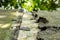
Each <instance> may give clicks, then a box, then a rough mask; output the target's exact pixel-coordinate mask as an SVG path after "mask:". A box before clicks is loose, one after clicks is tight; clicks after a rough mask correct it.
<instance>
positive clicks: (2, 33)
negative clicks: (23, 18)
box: [0, 12, 13, 40]
mask: <svg viewBox="0 0 60 40" xmlns="http://www.w3.org/2000/svg"><path fill="white" fill-rule="evenodd" d="M0 15H5V16H7V17H5V18H0V24H1V23H2V24H6V23H12V19H13V17H12V15H11V14H10V13H8V12H6V13H5V12H2V13H1V12H0ZM10 26H11V25H10ZM10 26H9V27H8V28H0V40H10V38H11V31H10Z"/></svg>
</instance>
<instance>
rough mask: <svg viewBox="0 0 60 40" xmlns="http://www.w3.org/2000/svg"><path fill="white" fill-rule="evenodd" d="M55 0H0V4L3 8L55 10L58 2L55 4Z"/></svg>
mask: <svg viewBox="0 0 60 40" xmlns="http://www.w3.org/2000/svg"><path fill="white" fill-rule="evenodd" d="M56 1H57V0H55V1H54V0H4V2H3V1H2V0H0V5H3V6H4V8H5V9H8V8H10V9H12V7H14V8H15V9H18V8H19V7H21V8H23V9H26V10H28V11H36V10H56V8H58V4H55V2H56Z"/></svg>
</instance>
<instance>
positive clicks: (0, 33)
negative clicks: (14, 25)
mask: <svg viewBox="0 0 60 40" xmlns="http://www.w3.org/2000/svg"><path fill="white" fill-rule="evenodd" d="M10 37H11V32H10V30H9V28H6V29H2V28H0V40H10Z"/></svg>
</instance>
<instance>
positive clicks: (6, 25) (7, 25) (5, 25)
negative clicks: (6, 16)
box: [0, 23, 11, 28]
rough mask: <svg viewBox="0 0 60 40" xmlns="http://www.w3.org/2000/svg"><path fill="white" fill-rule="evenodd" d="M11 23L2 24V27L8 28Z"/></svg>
mask: <svg viewBox="0 0 60 40" xmlns="http://www.w3.org/2000/svg"><path fill="white" fill-rule="evenodd" d="M10 25H11V24H10V23H7V24H0V28H7V27H9V26H10Z"/></svg>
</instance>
